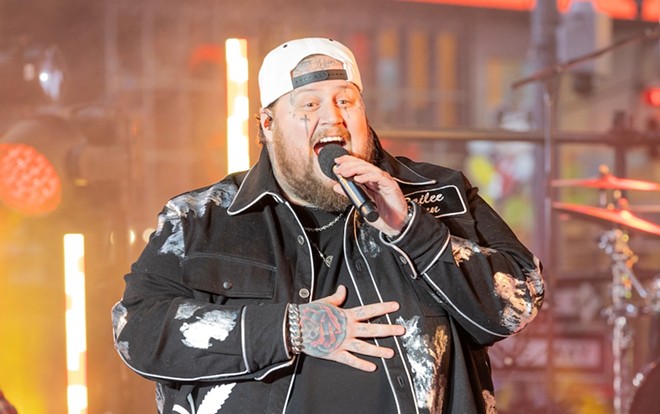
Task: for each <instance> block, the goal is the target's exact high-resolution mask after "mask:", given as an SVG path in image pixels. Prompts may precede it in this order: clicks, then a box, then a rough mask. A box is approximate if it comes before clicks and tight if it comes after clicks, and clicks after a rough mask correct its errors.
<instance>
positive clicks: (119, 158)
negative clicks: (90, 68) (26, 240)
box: [0, 108, 131, 216]
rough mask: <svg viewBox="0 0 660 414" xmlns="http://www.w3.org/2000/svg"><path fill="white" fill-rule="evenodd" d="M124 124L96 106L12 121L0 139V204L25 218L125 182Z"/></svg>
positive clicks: (127, 147) (81, 201)
mask: <svg viewBox="0 0 660 414" xmlns="http://www.w3.org/2000/svg"><path fill="white" fill-rule="evenodd" d="M128 128H129V127H128V124H127V122H126V120H125V119H123V118H122V117H119V116H117V115H116V114H114V113H108V111H107V110H105V109H99V108H92V109H86V110H79V111H75V112H71V113H69V114H67V115H41V116H36V117H34V118H29V119H25V120H22V121H20V122H18V123H16V124H14V125H13V126H11V127H10V128H9V129H8V130H7V131H6V132H5V133H4V135H3V136H2V139H0V202H1V203H2V204H4V205H5V206H6V207H8V208H10V209H11V210H13V211H15V212H18V213H19V214H22V215H25V216H45V215H48V214H50V213H53V212H55V211H56V210H58V209H63V206H64V205H78V206H82V205H85V204H86V203H85V201H87V200H85V197H87V196H88V195H89V194H90V193H92V192H93V190H94V188H97V187H99V186H103V185H108V184H110V185H113V186H114V187H117V185H119V186H125V185H126V183H127V182H128V180H129V179H130V164H131V163H130V158H131V149H130V147H131V146H130V144H131V142H130V139H129V138H130V137H129V135H128ZM109 202H113V200H110V199H106V200H103V203H99V204H98V207H97V208H102V207H103V205H104V204H105V205H107V204H108V203H109Z"/></svg>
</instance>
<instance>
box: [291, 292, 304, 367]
mask: <svg viewBox="0 0 660 414" xmlns="http://www.w3.org/2000/svg"><path fill="white" fill-rule="evenodd" d="M287 312H288V314H289V342H290V344H291V352H292V353H293V354H294V355H300V353H302V349H303V336H302V327H301V325H300V307H299V306H298V305H297V304H295V303H289V304H288V305H287Z"/></svg>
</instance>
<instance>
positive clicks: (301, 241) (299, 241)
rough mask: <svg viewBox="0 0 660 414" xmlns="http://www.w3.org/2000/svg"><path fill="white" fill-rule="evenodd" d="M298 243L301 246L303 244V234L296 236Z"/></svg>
mask: <svg viewBox="0 0 660 414" xmlns="http://www.w3.org/2000/svg"><path fill="white" fill-rule="evenodd" d="M298 244H299V245H301V246H302V245H303V244H305V238H304V237H303V236H298Z"/></svg>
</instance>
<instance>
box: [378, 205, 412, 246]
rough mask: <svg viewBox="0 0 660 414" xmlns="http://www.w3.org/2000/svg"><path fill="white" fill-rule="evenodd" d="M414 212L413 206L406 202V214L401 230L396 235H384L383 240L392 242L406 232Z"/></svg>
mask: <svg viewBox="0 0 660 414" xmlns="http://www.w3.org/2000/svg"><path fill="white" fill-rule="evenodd" d="M414 212H415V207H414V206H413V204H412V202H411V201H408V212H407V213H406V217H405V218H404V220H403V226H402V227H401V230H399V232H398V233H397V234H394V235H391V236H389V235H387V234H385V235H384V236H385V239H386V240H387V241H388V242H393V241H394V240H396V239H398V238H399V237H400V236H401V235H402V234H403V233H404V232H405V231H406V229H407V228H408V226H409V225H410V222H411V221H412V217H413V214H414Z"/></svg>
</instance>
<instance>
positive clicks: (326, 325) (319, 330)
mask: <svg viewBox="0 0 660 414" xmlns="http://www.w3.org/2000/svg"><path fill="white" fill-rule="evenodd" d="M300 311H301V315H300V322H301V324H302V326H303V343H304V346H305V352H306V353H307V354H309V355H312V356H325V355H328V354H330V353H331V352H333V351H334V350H336V349H337V348H339V346H340V345H341V343H342V342H343V341H344V339H345V338H346V316H345V315H344V312H343V311H342V310H341V309H338V308H335V307H332V306H329V305H326V304H322V303H318V304H308V305H305V306H304V307H303V306H301V309H300Z"/></svg>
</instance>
